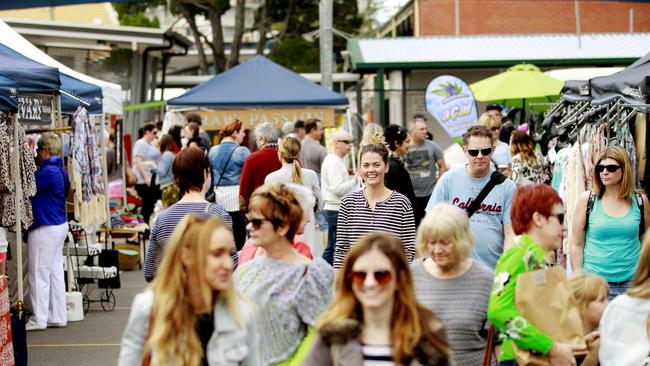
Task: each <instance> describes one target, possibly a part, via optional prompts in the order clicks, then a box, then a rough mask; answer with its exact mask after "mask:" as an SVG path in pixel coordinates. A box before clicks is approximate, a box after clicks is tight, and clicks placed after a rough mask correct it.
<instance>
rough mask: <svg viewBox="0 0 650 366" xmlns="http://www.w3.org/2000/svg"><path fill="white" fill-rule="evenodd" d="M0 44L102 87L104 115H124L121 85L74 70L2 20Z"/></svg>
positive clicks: (0, 24)
mask: <svg viewBox="0 0 650 366" xmlns="http://www.w3.org/2000/svg"><path fill="white" fill-rule="evenodd" d="M0 43H2V44H4V45H5V46H7V47H9V48H11V49H13V50H15V51H17V52H20V53H21V54H23V55H24V56H26V57H29V58H31V59H32V60H34V61H36V62H40V63H41V64H43V65H46V66H50V67H56V68H58V69H59V71H60V72H62V73H64V74H66V75H68V76H71V77H73V78H77V79H79V80H81V81H84V82H87V83H90V84H94V85H97V86H99V87H101V88H102V94H103V96H104V100H103V103H102V106H103V107H102V109H103V111H104V113H109V114H116V115H122V87H121V86H120V85H118V84H114V83H109V82H107V81H103V80H99V79H95V78H93V77H90V76H88V75H85V74H82V73H80V72H77V71H75V70H72V69H71V68H69V67H67V66H65V65H64V64H62V63H60V62H59V61H57V60H55V59H53V58H52V57H50V56H49V55H48V54H46V53H45V52H43V51H41V50H40V49H39V48H38V47H36V46H34V45H33V44H31V42H29V41H28V40H26V39H25V38H23V36H21V35H20V34H19V33H18V32H16V31H15V30H13V29H12V28H11V27H10V26H8V25H7V23H5V22H3V21H2V20H0Z"/></svg>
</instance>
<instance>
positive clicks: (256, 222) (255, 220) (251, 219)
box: [246, 215, 277, 230]
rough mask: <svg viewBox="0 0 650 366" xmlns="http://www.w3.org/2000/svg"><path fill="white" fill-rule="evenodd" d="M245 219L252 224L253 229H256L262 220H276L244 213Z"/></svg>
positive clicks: (271, 221) (272, 221)
mask: <svg viewBox="0 0 650 366" xmlns="http://www.w3.org/2000/svg"><path fill="white" fill-rule="evenodd" d="M246 220H248V222H250V223H251V225H253V229H255V230H258V229H259V228H260V226H262V224H263V223H264V221H268V222H270V223H275V222H276V221H277V220H275V219H269V218H266V217H250V216H249V215H246Z"/></svg>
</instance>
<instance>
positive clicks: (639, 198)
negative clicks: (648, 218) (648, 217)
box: [634, 193, 645, 237]
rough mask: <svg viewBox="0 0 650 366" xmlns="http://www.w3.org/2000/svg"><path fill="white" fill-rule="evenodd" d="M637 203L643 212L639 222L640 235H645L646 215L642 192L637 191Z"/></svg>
mask: <svg viewBox="0 0 650 366" xmlns="http://www.w3.org/2000/svg"><path fill="white" fill-rule="evenodd" d="M634 195H635V196H636V204H637V205H638V206H639V211H640V212H639V213H640V214H641V222H640V223H639V237H642V236H643V233H644V232H645V215H644V212H643V196H642V195H641V194H640V193H635V194H634Z"/></svg>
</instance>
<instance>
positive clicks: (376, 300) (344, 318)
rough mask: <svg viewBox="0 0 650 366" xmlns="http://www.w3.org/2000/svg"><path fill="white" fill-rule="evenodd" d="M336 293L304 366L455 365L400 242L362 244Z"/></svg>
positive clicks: (383, 237) (371, 239) (372, 237)
mask: <svg viewBox="0 0 650 366" xmlns="http://www.w3.org/2000/svg"><path fill="white" fill-rule="evenodd" d="M337 287H338V288H339V292H338V293H337V296H336V298H335V299H334V301H333V302H332V304H331V305H330V306H329V307H328V308H327V310H325V312H324V313H323V315H322V316H321V317H320V319H319V320H318V337H317V338H316V341H315V343H314V346H313V347H312V349H311V352H310V354H309V356H307V358H306V359H305V361H304V362H303V364H302V365H303V366H328V365H340V366H393V365H404V366H415V365H418V366H421V365H427V366H443V365H450V364H451V360H450V351H449V346H448V344H447V339H446V336H445V330H444V327H443V326H442V323H441V322H440V321H439V320H438V319H437V318H436V316H435V315H434V314H433V313H432V312H431V311H430V310H428V309H427V308H425V307H424V306H422V305H420V304H418V302H417V300H416V298H415V290H414V289H413V280H412V278H411V271H410V270H409V265H408V263H407V261H406V257H405V256H404V251H403V250H402V243H400V241H399V239H396V238H394V237H393V236H391V235H387V234H383V233H375V234H368V235H366V236H364V237H363V238H361V240H359V242H358V243H357V245H355V246H354V248H352V249H351V250H350V255H349V256H348V258H347V260H346V261H345V264H344V266H343V273H342V275H341V276H339V277H338V283H337Z"/></svg>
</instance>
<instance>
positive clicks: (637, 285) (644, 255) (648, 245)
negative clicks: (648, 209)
mask: <svg viewBox="0 0 650 366" xmlns="http://www.w3.org/2000/svg"><path fill="white" fill-rule="evenodd" d="M643 239H644V240H643V244H642V245H641V255H639V266H638V268H637V270H636V275H635V276H634V280H633V281H632V287H630V289H629V290H627V294H628V295H630V296H632V297H638V298H641V299H648V300H650V234H647V233H646V234H645V235H644V238H643ZM648 326H649V327H650V315H649V316H648Z"/></svg>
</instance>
